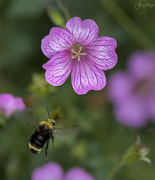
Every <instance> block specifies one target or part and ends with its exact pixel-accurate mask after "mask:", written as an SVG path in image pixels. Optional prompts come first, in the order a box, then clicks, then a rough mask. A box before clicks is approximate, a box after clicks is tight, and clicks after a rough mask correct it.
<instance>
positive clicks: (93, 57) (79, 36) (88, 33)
mask: <svg viewBox="0 0 155 180" xmlns="http://www.w3.org/2000/svg"><path fill="white" fill-rule="evenodd" d="M98 33H99V29H98V26H97V24H96V23H95V22H94V21H93V20H91V19H87V20H84V21H82V20H81V19H80V18H79V17H74V18H72V19H70V20H69V21H68V22H67V23H66V27H65V29H61V28H59V27H54V28H52V29H51V31H50V34H49V35H47V36H45V37H44V38H43V40H42V43H41V49H42V51H43V53H44V54H45V56H47V57H48V58H50V60H49V61H48V62H47V63H45V64H44V65H43V68H44V69H46V73H45V77H46V80H47V82H48V83H49V84H51V85H53V86H60V85H62V84H63V83H64V82H65V81H66V79H67V78H68V76H69V75H70V73H71V81H72V86H73V89H74V91H75V92H76V93H77V94H86V93H87V92H88V91H89V90H101V89H102V88H104V86H105V85H106V77H105V74H104V72H103V70H108V69H111V68H113V67H114V66H115V65H116V62H117V55H116V53H115V48H116V46H117V44H116V41H115V39H114V38H111V37H106V36H101V37H97V36H98Z"/></svg>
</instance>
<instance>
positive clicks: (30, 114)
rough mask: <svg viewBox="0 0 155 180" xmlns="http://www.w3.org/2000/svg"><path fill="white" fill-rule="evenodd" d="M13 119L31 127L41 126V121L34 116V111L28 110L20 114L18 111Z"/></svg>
mask: <svg viewBox="0 0 155 180" xmlns="http://www.w3.org/2000/svg"><path fill="white" fill-rule="evenodd" d="M13 117H14V118H15V119H16V120H18V121H20V122H21V123H23V124H26V125H29V126H38V124H39V121H38V120H37V118H36V116H35V115H34V111H33V110H32V109H26V110H24V111H19V112H18V111H17V112H16V113H14V115H13Z"/></svg>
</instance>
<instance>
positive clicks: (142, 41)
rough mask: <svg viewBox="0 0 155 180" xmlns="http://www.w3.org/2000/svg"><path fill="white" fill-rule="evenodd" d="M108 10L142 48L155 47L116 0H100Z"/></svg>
mask: <svg viewBox="0 0 155 180" xmlns="http://www.w3.org/2000/svg"><path fill="white" fill-rule="evenodd" d="M98 1H99V2H100V3H101V5H102V6H103V7H104V8H105V9H106V10H107V12H108V13H109V14H110V15H111V16H112V17H113V18H114V19H115V20H116V21H117V22H118V23H119V24H120V26H122V28H124V29H125V31H126V32H127V33H128V34H129V35H130V36H131V37H132V38H133V39H134V40H135V41H136V42H137V44H139V45H140V46H141V47H142V48H144V49H148V48H150V49H151V48H153V49H154V48H155V44H154V43H153V42H152V41H151V39H150V38H149V37H148V36H147V35H146V34H145V33H144V32H143V31H141V29H140V28H139V27H138V26H137V25H136V24H135V23H134V22H133V21H132V20H131V19H130V17H128V15H127V14H126V13H125V12H124V11H123V10H122V9H121V8H120V6H119V5H118V4H117V3H116V1H114V0H108V1H105V0H98Z"/></svg>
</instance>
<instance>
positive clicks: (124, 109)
mask: <svg viewBox="0 0 155 180" xmlns="http://www.w3.org/2000/svg"><path fill="white" fill-rule="evenodd" d="M114 111H115V113H116V118H117V121H118V122H120V123H121V124H123V125H125V126H129V127H133V128H140V127H143V126H144V125H145V124H146V122H147V121H146V120H147V116H148V115H147V113H146V112H145V108H144V105H143V103H142V102H141V101H138V100H137V99H135V97H131V98H129V99H127V100H126V101H124V102H123V103H120V104H117V105H116V106H115V108H114Z"/></svg>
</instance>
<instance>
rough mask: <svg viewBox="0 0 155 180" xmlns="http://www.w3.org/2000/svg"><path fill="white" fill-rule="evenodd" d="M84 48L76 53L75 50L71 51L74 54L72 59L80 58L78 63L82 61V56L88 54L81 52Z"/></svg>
mask: <svg viewBox="0 0 155 180" xmlns="http://www.w3.org/2000/svg"><path fill="white" fill-rule="evenodd" d="M82 48H83V47H82V46H80V49H79V50H78V51H77V52H76V51H75V50H74V49H71V52H72V53H73V54H74V55H73V56H72V57H71V58H72V59H75V58H76V57H77V58H78V61H80V55H81V56H83V55H86V53H83V52H81V50H82Z"/></svg>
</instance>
